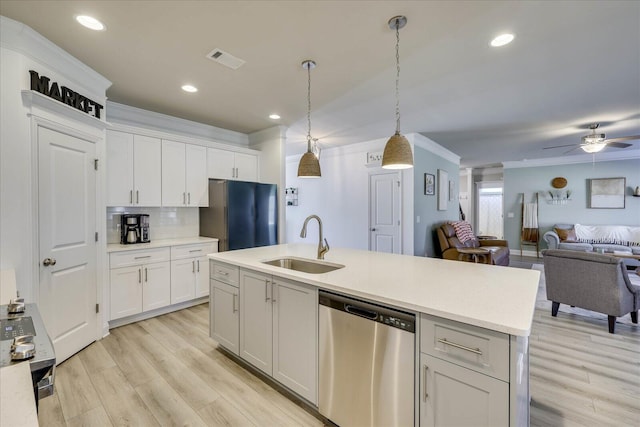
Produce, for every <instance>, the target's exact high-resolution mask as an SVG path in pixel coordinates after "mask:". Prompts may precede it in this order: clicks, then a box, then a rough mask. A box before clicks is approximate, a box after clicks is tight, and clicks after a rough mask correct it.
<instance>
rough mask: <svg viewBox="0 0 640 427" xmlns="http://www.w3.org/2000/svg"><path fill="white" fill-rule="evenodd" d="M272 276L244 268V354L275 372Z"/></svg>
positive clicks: (256, 364)
mask: <svg viewBox="0 0 640 427" xmlns="http://www.w3.org/2000/svg"><path fill="white" fill-rule="evenodd" d="M271 294H272V287H271V278H270V276H267V275H264V274H260V273H256V272H253V271H244V270H241V271H240V313H242V315H241V316H240V357H242V358H243V359H244V360H246V361H247V362H249V363H251V364H252V365H253V366H255V367H256V368H258V369H260V370H262V371H264V372H265V373H267V374H269V375H271V368H272V352H271V350H272V336H273V335H272V330H273V329H272V327H273V325H272V312H273V307H272V302H271Z"/></svg>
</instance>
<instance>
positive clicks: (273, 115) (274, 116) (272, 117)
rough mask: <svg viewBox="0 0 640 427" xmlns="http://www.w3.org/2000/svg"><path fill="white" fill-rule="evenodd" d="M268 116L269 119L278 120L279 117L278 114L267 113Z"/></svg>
mask: <svg viewBox="0 0 640 427" xmlns="http://www.w3.org/2000/svg"><path fill="white" fill-rule="evenodd" d="M269 118H270V119H271V120H278V119H280V116H279V115H278V114H269Z"/></svg>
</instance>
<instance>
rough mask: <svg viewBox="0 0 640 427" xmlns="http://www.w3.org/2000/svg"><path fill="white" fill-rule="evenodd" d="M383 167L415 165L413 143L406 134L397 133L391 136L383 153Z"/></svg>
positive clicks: (396, 167) (398, 167)
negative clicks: (410, 142) (412, 150)
mask: <svg viewBox="0 0 640 427" xmlns="http://www.w3.org/2000/svg"><path fill="white" fill-rule="evenodd" d="M382 167H383V168H384V169H408V168H411V167H413V153H412V152H411V145H410V144H409V141H407V138H405V137H404V135H401V134H399V133H396V134H395V135H393V136H392V137H391V138H389V141H387V145H385V147H384V152H383V153H382Z"/></svg>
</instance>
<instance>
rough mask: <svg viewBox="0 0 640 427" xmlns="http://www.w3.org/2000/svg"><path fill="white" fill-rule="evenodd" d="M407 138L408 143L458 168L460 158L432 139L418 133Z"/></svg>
mask: <svg viewBox="0 0 640 427" xmlns="http://www.w3.org/2000/svg"><path fill="white" fill-rule="evenodd" d="M407 138H410V139H409V141H413V144H414V145H415V146H417V147H420V148H423V149H425V150H427V151H429V152H431V153H433V154H435V155H436V156H440V157H442V158H443V159H445V160H448V161H450V162H451V163H454V164H456V165H458V166H460V156H458V155H457V154H455V153H454V152H452V151H449V150H447V149H446V148H444V147H443V146H442V145H440V144H438V143H437V142H435V141H434V140H432V139H429V138H427V137H426V136H424V135H422V134H420V133H411V134H409V135H407Z"/></svg>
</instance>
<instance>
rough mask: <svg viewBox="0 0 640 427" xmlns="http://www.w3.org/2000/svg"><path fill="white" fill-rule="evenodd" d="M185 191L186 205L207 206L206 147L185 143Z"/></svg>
mask: <svg viewBox="0 0 640 427" xmlns="http://www.w3.org/2000/svg"><path fill="white" fill-rule="evenodd" d="M185 156H186V157H185V158H186V168H185V169H186V170H185V173H186V177H185V182H186V191H187V205H188V206H203V207H207V206H209V177H208V176H207V148H206V147H201V146H199V145H192V144H186V151H185ZM207 287H208V286H207Z"/></svg>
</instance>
